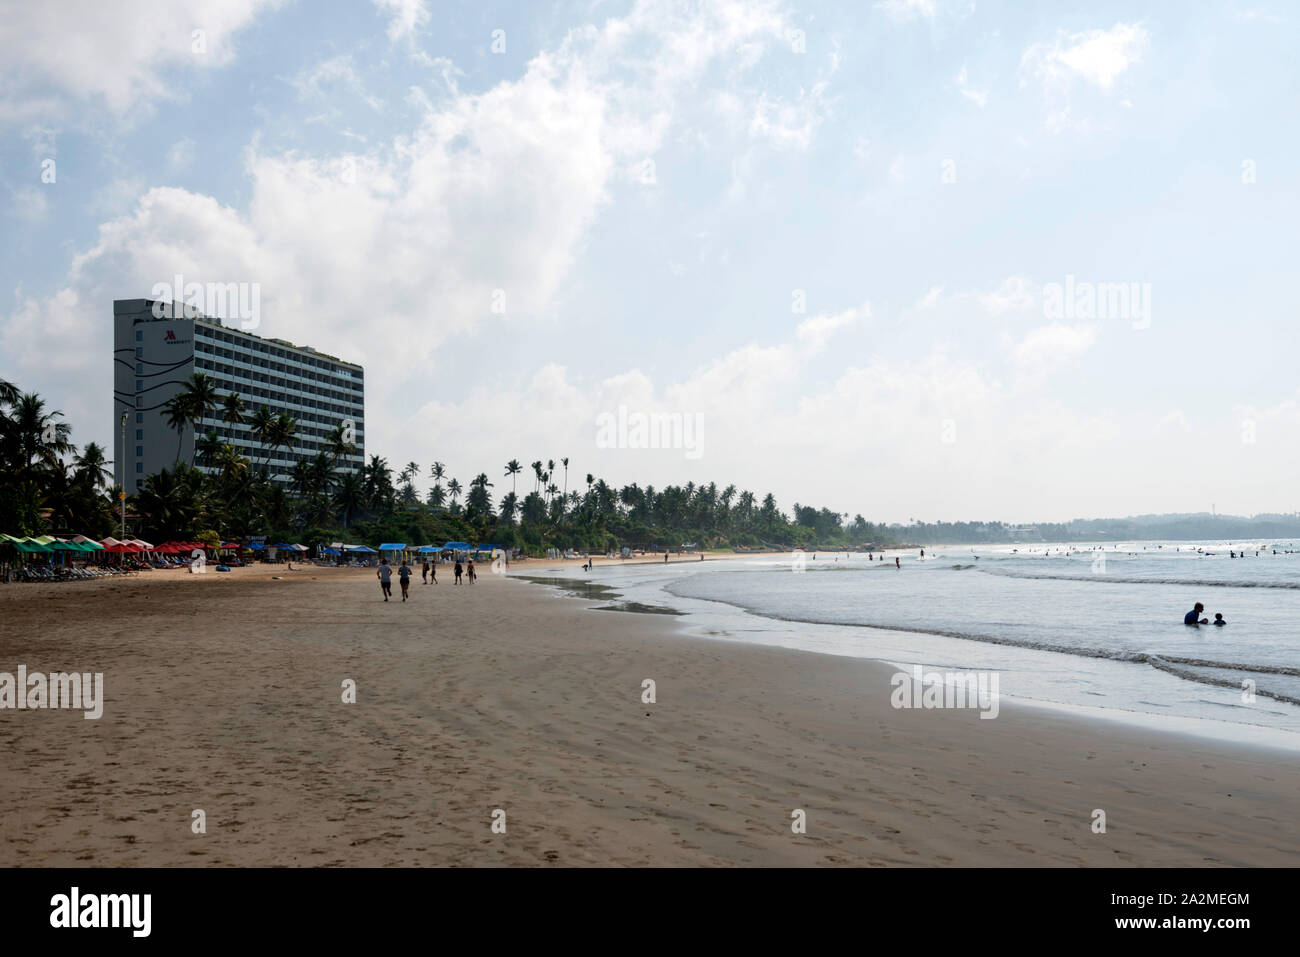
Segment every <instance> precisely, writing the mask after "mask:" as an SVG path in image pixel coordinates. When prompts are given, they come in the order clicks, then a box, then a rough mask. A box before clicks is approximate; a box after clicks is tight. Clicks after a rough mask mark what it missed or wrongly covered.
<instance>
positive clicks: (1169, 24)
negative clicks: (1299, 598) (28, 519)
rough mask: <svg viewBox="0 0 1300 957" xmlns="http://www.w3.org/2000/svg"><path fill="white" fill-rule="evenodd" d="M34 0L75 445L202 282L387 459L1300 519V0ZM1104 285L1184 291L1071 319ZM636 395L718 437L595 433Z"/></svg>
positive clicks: (13, 370) (33, 351)
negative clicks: (566, 462) (247, 307)
mask: <svg viewBox="0 0 1300 957" xmlns="http://www.w3.org/2000/svg"><path fill="white" fill-rule="evenodd" d="M3 6H4V11H3V15H4V17H5V20H6V22H7V23H9V24H10V25H11V26H10V28H9V29H8V30H7V31H6V33H5V34H4V35H3V38H0V54H3V56H2V57H0V70H2V71H4V73H5V82H4V85H3V87H0V89H3V93H0V126H2V127H3V130H4V136H3V139H0V161H2V163H3V178H2V179H0V191H2V192H0V202H4V203H5V204H6V210H5V213H6V215H5V219H4V222H5V224H6V225H5V232H6V237H5V243H4V245H3V251H2V252H0V282H3V284H4V285H5V287H6V288H7V289H8V290H10V293H11V295H10V298H9V299H8V300H7V301H6V302H5V303H4V304H3V305H0V375H2V376H3V377H4V378H6V379H10V380H13V381H17V382H18V383H19V384H20V385H22V386H23V387H25V388H29V389H36V390H38V391H40V392H41V393H42V394H44V395H46V396H47V397H48V399H49V400H50V401H51V403H52V404H53V405H55V406H56V407H58V408H60V409H62V410H63V411H64V412H65V413H66V414H67V416H68V418H69V420H70V421H71V422H72V424H73V427H74V440H77V441H79V442H82V443H84V442H86V441H90V440H98V441H100V442H103V443H106V444H108V443H110V442H111V435H112V431H111V430H112V423H111V421H110V419H111V416H109V415H108V414H107V413H105V412H104V409H105V407H106V405H107V396H108V394H109V390H110V389H111V384H110V377H109V366H110V359H109V350H110V348H111V346H110V335H111V334H110V327H109V317H110V315H111V300H112V299H114V298H136V297H141V296H146V295H148V294H149V291H150V289H151V287H152V286H153V285H154V284H155V283H158V282H165V281H169V280H170V279H171V277H172V276H173V275H174V274H175V273H177V272H180V273H182V274H184V275H185V276H186V278H187V279H191V280H197V281H204V282H206V281H211V282H231V281H234V282H248V283H257V284H258V285H259V287H260V290H261V297H262V314H261V317H260V326H259V328H258V330H257V331H258V332H259V333H260V334H263V335H268V336H278V337H282V338H287V339H290V340H292V341H295V342H300V343H305V344H310V345H313V346H315V347H316V348H319V349H321V350H323V351H327V352H332V353H335V354H339V355H343V356H346V357H349V358H354V359H356V360H358V361H362V362H364V363H365V365H366V367H367V376H368V383H369V386H368V403H367V405H368V408H367V417H368V418H367V432H368V437H369V438H368V441H369V446H370V447H369V448H368V449H367V451H368V452H378V453H380V454H382V455H384V456H385V457H386V458H388V460H389V461H390V462H391V463H394V464H397V465H400V464H401V463H404V462H406V461H408V460H411V459H414V460H415V461H417V462H419V463H421V465H423V466H427V464H428V463H429V462H431V461H433V460H434V459H437V460H440V461H443V462H445V463H446V464H447V465H448V467H449V469H450V471H451V473H452V474H454V475H456V476H457V477H459V478H460V479H461V481H462V482H465V481H466V480H468V479H469V478H471V477H472V476H473V475H474V474H476V473H478V472H480V471H486V472H488V474H489V475H490V476H499V474H500V472H501V471H502V469H501V465H502V464H503V463H504V462H505V461H506V460H508V459H510V458H519V459H521V460H522V461H524V462H529V461H532V460H533V459H536V458H542V459H546V458H555V459H557V460H558V459H559V458H560V457H562V456H566V455H567V456H569V457H570V459H571V472H572V473H573V474H576V475H579V476H581V475H585V473H586V472H588V471H590V472H595V473H596V474H597V475H601V476H604V477H605V478H606V479H607V480H609V481H611V482H612V483H614V484H624V483H626V482H631V481H639V482H641V483H643V484H644V483H646V482H650V483H653V484H663V483H665V482H685V481H688V480H695V481H717V482H719V484H721V485H725V484H728V483H731V482H734V483H736V484H737V485H739V486H740V487H742V488H751V489H753V490H755V491H757V492H760V493H762V492H766V491H768V490H771V491H773V492H774V493H776V495H777V497H778V500H779V502H780V503H781V504H782V505H783V506H786V507H788V506H789V505H791V504H792V503H793V502H794V501H796V500H798V501H800V502H802V503H805V504H806V503H813V504H816V505H819V506H820V505H826V506H829V507H832V508H836V509H838V510H841V511H845V512H849V513H857V512H861V513H862V514H864V515H865V516H867V517H868V518H871V519H873V520H903V521H905V520H907V519H909V518H912V517H916V518H922V519H927V520H937V519H946V520H957V519H987V518H1004V519H1008V520H1053V519H1068V518H1071V517H1078V516H1090V515H1114V514H1131V513H1137V512H1147V511H1183V510H1189V511H1191V510H1201V509H1208V508H1209V506H1210V503H1211V502H1214V503H1215V504H1216V505H1217V507H1218V509H1219V510H1220V511H1238V512H1246V513H1250V512H1258V511H1272V510H1278V511H1292V510H1294V509H1295V508H1296V507H1297V503H1296V500H1295V493H1294V491H1293V485H1294V483H1293V482H1291V481H1290V479H1291V477H1292V476H1294V475H1295V474H1296V472H1297V466H1300V451H1298V450H1300V443H1297V442H1296V441H1295V439H1296V436H1297V427H1298V426H1300V394H1298V393H1297V383H1296V377H1295V374H1294V368H1295V364H1294V355H1295V345H1296V333H1295V327H1296V322H1295V311H1296V306H1295V300H1294V297H1293V296H1292V295H1291V294H1290V293H1291V290H1290V288H1289V287H1290V285H1291V280H1290V272H1289V270H1288V268H1287V267H1288V266H1289V265H1290V262H1289V260H1290V259H1291V258H1293V256H1294V250H1295V248H1296V246H1297V244H1296V236H1295V232H1296V225H1295V224H1296V222H1297V212H1298V210H1297V195H1298V191H1297V189H1296V187H1297V163H1296V157H1297V156H1300V148H1298V146H1300V144H1297V142H1296V139H1297V133H1296V128H1295V124H1294V122H1293V121H1292V118H1293V117H1294V116H1295V115H1297V112H1298V111H1297V106H1298V105H1300V104H1298V103H1297V99H1298V90H1297V82H1296V75H1297V73H1296V69H1295V67H1294V56H1293V51H1294V49H1295V47H1296V42H1297V29H1296V16H1295V13H1294V12H1293V11H1292V10H1290V9H1289V8H1287V7H1286V6H1283V5H1275V6H1269V5H1246V4H1231V3H1205V4H1186V3H1176V4H1175V3H1167V4H1134V3H1128V4H1105V3H1102V4H1098V3H1089V4H1077V5H1073V4H1064V3H1061V4H1056V3H1054V4H1046V5H1038V6H1036V7H1033V8H1028V7H1026V6H1025V5H1021V4H1010V3H1007V4H999V3H990V2H984V0H977V2H975V3H971V2H969V0H967V2H961V3H945V2H943V0H901V2H887V3H874V4H873V3H862V4H847V5H846V4H819V3H808V4H801V3H724V2H718V3H705V4H690V3H661V2H646V0H642V2H630V0H629V2H620V3H601V2H595V3H591V2H588V3H572V4H555V5H534V4H516V3H473V4H470V3H463V4H455V3H442V4H435V3H433V2H423V3H422V2H420V0H392V2H387V0H382V2H381V0H377V2H369V0H365V2H363V0H355V2H350V3H313V4H307V3H303V2H296V3H294V2H282V3H266V2H257V0H227V2H220V3H218V2H216V0H180V2H175V3H168V4H156V3H144V2H138V3H124V4H121V5H116V6H114V7H113V9H112V10H111V11H106V10H104V9H101V7H103V5H100V4H91V3H88V4H84V5H78V4H72V3H67V4H61V5H60V9H59V10H58V11H54V10H53V9H47V8H49V7H52V5H27V4H21V5H20V4H9V3H5V4H3ZM78 6H81V7H82V9H80V10H76V11H74V10H72V9H71V8H73V7H78ZM534 8H535V9H534ZM195 30H201V31H202V34H201V38H202V43H201V44H200V46H201V47H202V49H201V50H197V51H196V50H195V48H194V47H195V40H194V31H195ZM494 31H502V33H496V34H494ZM494 38H495V39H494ZM502 41H503V42H504V50H502V49H501V47H502ZM494 42H495V45H496V48H497V51H500V52H496V51H494V49H493V47H494ZM47 160H53V161H54V163H55V167H54V168H55V170H56V173H57V176H56V178H55V181H54V182H43V181H42V170H43V168H44V167H43V166H42V164H43V163H44V162H45V161H47ZM1067 277H1073V280H1072V281H1073V282H1075V283H1077V284H1085V285H1086V284H1094V285H1096V284H1119V283H1123V284H1125V286H1126V287H1129V286H1130V284H1134V285H1132V286H1131V288H1133V289H1143V290H1146V291H1148V292H1149V296H1150V309H1149V312H1148V313H1147V314H1145V315H1140V316H1137V315H1135V316H1129V315H1123V316H1119V317H1107V316H1096V315H1093V316H1087V315H1085V316H1081V317H1072V318H1068V319H1060V318H1056V317H1053V316H1052V315H1051V314H1050V313H1049V312H1048V310H1047V309H1046V307H1045V299H1046V298H1047V297H1046V294H1045V290H1046V289H1048V288H1050V286H1051V284H1054V283H1055V284H1064V283H1065V282H1066V281H1067ZM498 294H499V295H500V296H502V297H503V300H502V301H503V302H504V311H503V312H494V311H493V308H492V304H493V302H495V301H498V300H494V298H493V296H494V295H498ZM800 301H801V302H802V303H803V304H804V309H803V311H797V310H796V309H795V308H794V306H795V304H796V303H797V302H800ZM620 405H622V406H626V407H628V408H629V409H632V410H640V411H644V412H648V413H649V412H680V413H683V414H687V415H696V416H699V417H700V420H701V421H702V423H703V424H702V439H701V443H700V449H699V451H700V453H701V454H700V455H699V457H698V458H695V457H691V458H688V457H687V456H685V455H684V454H683V451H682V450H681V449H638V448H621V449H620V448H602V447H599V445H598V444H597V442H596V441H595V436H596V428H595V424H594V423H595V420H596V418H597V417H598V416H600V415H601V414H602V413H606V412H611V411H613V410H616V409H617V408H618V407H619V406H620ZM497 488H498V490H501V489H504V488H505V483H504V480H501V479H497Z"/></svg>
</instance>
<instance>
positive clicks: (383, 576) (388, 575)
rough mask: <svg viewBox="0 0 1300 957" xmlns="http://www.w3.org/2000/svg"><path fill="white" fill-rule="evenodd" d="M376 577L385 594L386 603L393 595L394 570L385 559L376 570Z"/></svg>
mask: <svg viewBox="0 0 1300 957" xmlns="http://www.w3.org/2000/svg"><path fill="white" fill-rule="evenodd" d="M375 576H376V577H377V578H378V579H379V587H380V589H381V590H382V591H383V593H384V601H388V597H389V596H390V595H391V594H392V593H393V569H392V568H391V567H390V566H389V564H388V559H387V558H385V559H384V560H383V561H381V562H380V563H379V568H378V569H376V570H375Z"/></svg>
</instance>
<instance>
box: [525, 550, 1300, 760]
mask: <svg viewBox="0 0 1300 957" xmlns="http://www.w3.org/2000/svg"><path fill="white" fill-rule="evenodd" d="M548 570H556V569H548ZM538 571H540V570H537V569H534V572H538ZM517 577H518V578H523V579H525V580H528V581H529V583H530V584H536V585H541V586H543V587H546V588H552V589H554V594H555V595H556V596H557V597H561V598H570V599H577V600H579V601H585V602H588V605H587V610H593V609H597V608H599V607H600V606H601V605H602V603H606V602H615V603H622V604H627V603H626V602H623V601H622V598H621V593H619V594H616V595H608V596H602V597H600V598H590V597H587V596H584V595H580V594H578V593H577V591H576V590H575V589H565V588H563V587H562V586H559V585H556V584H554V583H552V582H550V581H547V580H545V579H543V578H541V577H534V576H533V575H524V574H518V575H517ZM557 580H558V581H570V582H578V583H582V582H584V579H581V578H566V579H557ZM586 583H587V584H588V585H589V586H590V587H593V588H607V589H609V590H611V591H615V592H617V591H618V588H619V586H618V584H617V583H614V584H607V583H601V582H596V581H589V582H586ZM665 592H666V593H667V594H669V595H670V596H672V597H674V598H676V597H678V596H676V595H673V593H671V592H667V590H666V589H665ZM689 601H694V602H704V603H709V604H717V605H721V606H724V607H726V608H727V609H729V610H730V611H731V612H733V613H735V612H739V613H741V614H742V615H744V616H752V617H756V618H760V619H762V620H764V621H770V622H776V623H781V624H786V625H791V626H801V625H803V626H812V627H817V628H828V629H854V628H866V629H872V630H878V631H884V632H889V633H890V634H896V635H906V636H907V637H912V636H920V637H928V638H950V637H953V636H948V635H943V634H942V633H939V632H930V631H917V632H906V633H904V632H898V631H897V630H895V629H890V628H887V627H885V626H875V625H856V624H842V623H836V622H810V621H805V620H803V619H793V618H771V617H769V616H766V615H762V614H759V613H758V612H754V611H751V610H750V609H747V608H744V607H743V606H740V605H734V604H731V603H729V602H725V601H721V600H719V599H706V598H691V599H689ZM632 604H633V605H635V604H637V603H636V602H633V603H632ZM602 610H603V609H602ZM617 610H619V611H624V612H635V611H637V610H638V609H636V608H634V607H633V608H626V609H625V608H619V609H617ZM661 614H662V613H661ZM670 614H671V616H672V617H675V618H677V622H676V629H677V635H678V636H680V637H683V638H699V635H696V634H693V633H692V629H693V628H694V627H695V626H693V625H692V624H691V623H690V622H689V620H688V619H689V618H690V617H691V615H692V613H691V612H688V611H678V610H675V611H672V612H671V613H670ZM704 640H721V641H728V642H734V643H738V644H745V645H749V646H751V647H757V648H780V649H782V650H785V651H789V652H790V653H791V654H796V655H816V656H818V657H824V658H828V659H841V660H843V659H847V660H850V661H863V662H868V663H871V664H875V665H878V666H880V667H882V668H887V669H888V670H889V673H890V675H891V676H892V675H894V674H897V673H898V672H900V671H903V672H907V671H908V668H909V667H910V666H908V665H904V664H902V663H900V662H897V661H894V660H892V659H890V658H885V657H872V656H869V655H858V654H844V653H839V652H832V651H818V650H815V649H810V648H795V647H790V646H787V645H782V644H778V643H769V642H758V641H752V640H748V639H745V638H738V637H734V636H728V637H718V638H712V637H707V638H705V639H704ZM953 640H956V641H966V640H968V639H962V638H953ZM1034 651H1035V652H1036V653H1038V654H1043V655H1061V656H1062V657H1064V658H1066V659H1068V658H1069V657H1070V656H1069V655H1068V654H1066V653H1064V652H1056V651H1052V650H1051V649H1034ZM1111 663H1112V664H1114V665H1135V664H1136V663H1134V662H1127V661H1122V660H1118V659H1116V660H1114V661H1112V662H1111ZM954 667H957V666H954ZM959 670H969V669H966V668H965V667H964V666H960V668H959ZM1000 700H1001V707H1002V708H1010V709H1012V710H1013V711H1014V710H1018V709H1024V710H1025V711H1027V712H1030V713H1033V712H1038V711H1042V712H1046V713H1049V714H1055V715H1058V716H1064V717H1068V718H1071V719H1073V720H1076V721H1080V722H1083V723H1085V724H1096V725H1111V724H1114V725H1119V726H1121V727H1124V728H1128V729H1131V730H1134V731H1146V732H1151V733H1155V734H1165V735H1173V736H1186V737H1187V738H1189V739H1191V740H1192V741H1194V742H1199V743H1207V744H1208V743H1212V744H1217V745H1220V746H1227V747H1233V748H1246V749H1258V750H1263V751H1268V752H1269V753H1271V754H1273V755H1275V756H1282V755H1285V756H1286V757H1288V758H1290V759H1292V760H1294V758H1295V756H1296V752H1297V751H1300V734H1297V733H1296V732H1293V731H1287V730H1284V729H1279V728H1271V727H1268V726H1265V725H1254V724H1248V723H1245V722H1239V721H1228V720H1221V721H1220V720H1214V719H1210V718H1198V717H1185V716H1178V715H1162V714H1157V713H1154V712H1149V711H1136V710H1131V709H1125V708H1118V707H1105V706H1102V705H1087V704H1072V703H1068V702H1063V701H1052V700H1048V699H1038V698H1029V697H1023V696H1016V695H1012V694H1008V693H1007V692H1005V691H1003V692H1001V696H1000ZM1252 734H1254V735H1259V736H1261V737H1264V738H1267V739H1268V740H1265V741H1258V740H1250V739H1249V736H1250V735H1252Z"/></svg>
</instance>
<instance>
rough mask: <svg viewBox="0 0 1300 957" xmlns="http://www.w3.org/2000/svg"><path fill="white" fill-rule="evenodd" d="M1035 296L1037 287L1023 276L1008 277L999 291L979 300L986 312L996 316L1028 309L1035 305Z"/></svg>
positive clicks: (994, 291) (984, 295) (985, 294)
mask: <svg viewBox="0 0 1300 957" xmlns="http://www.w3.org/2000/svg"><path fill="white" fill-rule="evenodd" d="M1035 295H1036V290H1035V287H1034V285H1033V283H1031V282H1030V281H1029V280H1027V279H1025V278H1024V277H1023V276H1008V277H1007V278H1006V279H1004V280H1002V284H1001V285H1000V286H998V288H997V289H994V290H993V291H992V292H987V293H983V294H981V295H980V296H979V297H978V298H979V302H980V305H981V306H982V307H983V309H984V311H985V312H988V313H992V314H993V315H995V316H996V315H1001V314H1002V313H1004V312H1011V311H1021V310H1024V309H1028V308H1029V307H1030V306H1032V305H1033V304H1034V298H1035Z"/></svg>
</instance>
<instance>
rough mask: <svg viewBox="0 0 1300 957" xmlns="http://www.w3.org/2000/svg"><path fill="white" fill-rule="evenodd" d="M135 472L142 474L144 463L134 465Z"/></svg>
mask: <svg viewBox="0 0 1300 957" xmlns="http://www.w3.org/2000/svg"><path fill="white" fill-rule="evenodd" d="M135 470H136V472H137V473H139V472H143V471H144V463H143V462H136V463H135Z"/></svg>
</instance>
